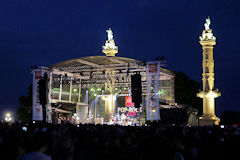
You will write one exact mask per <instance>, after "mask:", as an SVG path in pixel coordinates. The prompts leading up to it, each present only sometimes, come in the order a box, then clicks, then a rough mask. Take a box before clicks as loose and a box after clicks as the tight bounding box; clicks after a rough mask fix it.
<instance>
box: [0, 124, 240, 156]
mask: <svg viewBox="0 0 240 160" xmlns="http://www.w3.org/2000/svg"><path fill="white" fill-rule="evenodd" d="M239 142H240V130H239V128H238V127H237V126H235V127H233V126H224V127H223V126H221V127H220V126H211V127H199V126H192V127H191V126H187V125H163V124H158V123H151V124H149V125H146V126H118V125H111V126H110V125H92V124H79V125H72V124H61V125H59V124H58V125H57V124H20V123H14V124H7V123H1V124H0V151H1V154H0V159H1V160H5V159H6V160H12V159H13V160H16V159H17V160H32V159H33V160H50V159H51V160H96V159H104V160H145V159H147V160H150V159H159V160H165V159H166V160H203V159H204V160H206V159H211V160H213V159H214V160H215V159H217V160H218V159H219V160H222V159H238V157H239V153H238V147H237V146H238V144H240V143H239Z"/></svg>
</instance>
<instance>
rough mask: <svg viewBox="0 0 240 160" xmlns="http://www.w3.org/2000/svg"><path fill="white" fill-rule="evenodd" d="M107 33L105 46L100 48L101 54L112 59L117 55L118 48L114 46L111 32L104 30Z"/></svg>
mask: <svg viewBox="0 0 240 160" xmlns="http://www.w3.org/2000/svg"><path fill="white" fill-rule="evenodd" d="M106 32H107V33H108V40H106V43H105V46H102V52H103V53H105V54H106V56H109V57H114V56H115V54H116V53H118V46H116V45H115V42H114V39H113V32H112V30H111V28H109V29H108V30H106Z"/></svg>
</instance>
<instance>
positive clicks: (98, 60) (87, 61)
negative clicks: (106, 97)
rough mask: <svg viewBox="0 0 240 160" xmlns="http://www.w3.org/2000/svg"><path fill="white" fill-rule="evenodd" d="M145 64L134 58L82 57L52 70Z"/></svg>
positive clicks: (53, 66) (57, 65) (59, 64)
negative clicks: (87, 66)
mask: <svg viewBox="0 0 240 160" xmlns="http://www.w3.org/2000/svg"><path fill="white" fill-rule="evenodd" d="M136 62H143V61H139V60H135V59H132V58H125V57H107V56H89V57H81V58H75V59H70V60H67V61H63V62H59V63H57V64H54V65H52V66H51V67H52V68H65V67H81V66H85V65H89V66H93V67H97V66H98V65H99V66H100V65H109V64H128V63H136Z"/></svg>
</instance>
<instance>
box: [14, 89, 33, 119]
mask: <svg viewBox="0 0 240 160" xmlns="http://www.w3.org/2000/svg"><path fill="white" fill-rule="evenodd" d="M19 104H20V107H19V108H18V110H17V119H18V120H19V121H21V122H29V121H31V119H32V85H30V86H29V87H28V94H27V96H20V97H19Z"/></svg>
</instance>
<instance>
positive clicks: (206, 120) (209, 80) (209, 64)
mask: <svg viewBox="0 0 240 160" xmlns="http://www.w3.org/2000/svg"><path fill="white" fill-rule="evenodd" d="M210 23H211V21H210V18H209V17H208V18H207V19H206V23H205V24H204V26H205V30H203V32H202V36H200V37H199V39H200V41H199V43H200V44H201V45H202V49H203V61H202V67H203V73H202V81H203V91H201V92H200V93H198V94H197V96H198V97H200V98H202V99H203V115H202V117H200V119H199V125H218V124H219V122H220V120H219V118H218V117H216V115H215V98H217V97H219V96H221V93H220V92H218V89H216V90H213V89H214V59H213V46H214V45H216V37H215V36H214V35H213V33H212V29H210V27H209V26H210Z"/></svg>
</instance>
